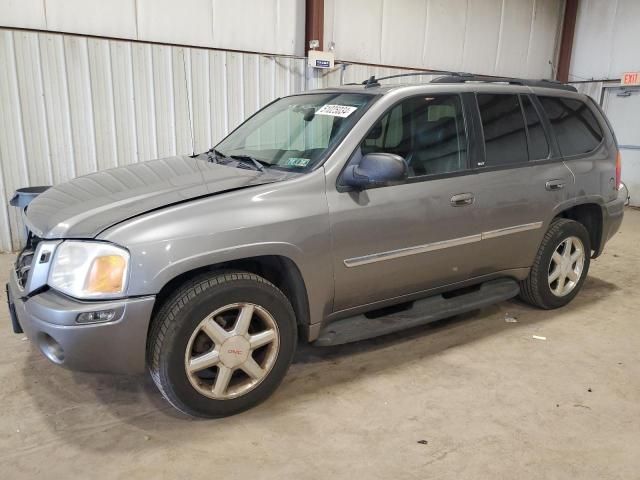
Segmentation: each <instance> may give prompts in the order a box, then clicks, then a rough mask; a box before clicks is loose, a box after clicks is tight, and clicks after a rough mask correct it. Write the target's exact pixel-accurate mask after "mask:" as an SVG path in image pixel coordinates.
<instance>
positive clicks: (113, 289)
mask: <svg viewBox="0 0 640 480" xmlns="http://www.w3.org/2000/svg"><path fill="white" fill-rule="evenodd" d="M128 271H129V252H127V251H126V250H125V249H123V248H120V247H116V246H115V245H111V244H110V243H102V242H83V241H65V242H62V243H61V244H60V245H59V246H58V248H57V249H56V252H55V255H54V258H53V265H52V267H51V270H50V272H49V281H48V283H49V286H50V287H51V288H55V289H56V290H59V291H60V292H62V293H66V294H67V295H70V296H72V297H76V298H111V297H119V296H121V295H122V294H123V293H124V291H125V289H126V288H127V277H128Z"/></svg>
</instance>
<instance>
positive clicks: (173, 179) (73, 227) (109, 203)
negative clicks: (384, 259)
mask: <svg viewBox="0 0 640 480" xmlns="http://www.w3.org/2000/svg"><path fill="white" fill-rule="evenodd" d="M295 175H296V174H295V173H290V172H284V171H282V170H274V169H265V170H264V171H262V172H259V171H256V170H250V169H245V168H235V167H233V166H227V165H219V164H215V163H211V162H207V161H206V159H205V160H203V159H202V158H192V157H189V156H176V157H170V158H164V159H160V160H151V161H148V162H141V163H136V164H132V165H128V166H125V167H119V168H113V169H110V170H104V171H101V172H98V173H93V174H90V175H86V176H84V177H79V178H76V179H74V180H71V181H69V182H67V183H63V184H60V185H57V186H55V187H52V188H50V189H48V190H47V191H45V192H44V193H42V194H40V195H39V196H38V197H36V198H35V199H34V200H33V201H32V202H31V203H30V204H29V206H28V207H27V211H26V222H27V225H28V226H29V228H30V229H31V230H33V232H34V233H35V234H36V235H38V236H40V237H42V238H92V237H95V236H96V235H98V234H99V233H100V232H101V231H103V230H105V229H106V228H109V227H110V226H112V225H115V224H117V223H120V222H122V221H124V220H127V219H128V218H132V217H135V216H137V215H141V214H143V213H146V212H149V211H151V210H156V209H159V208H164V207H167V206H170V205H173V204H176V203H181V202H185V201H188V200H192V199H195V198H200V197H206V196H209V195H214V194H219V193H223V192H228V191H231V190H237V189H240V188H245V187H249V186H252V185H262V184H265V183H272V182H276V181H280V180H285V179H287V178H291V177H292V176H295Z"/></svg>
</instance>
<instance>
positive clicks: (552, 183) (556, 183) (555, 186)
mask: <svg viewBox="0 0 640 480" xmlns="http://www.w3.org/2000/svg"><path fill="white" fill-rule="evenodd" d="M544 188H546V189H547V190H549V191H551V190H560V189H563V188H564V181H563V180H549V181H548V182H547V183H545V184H544Z"/></svg>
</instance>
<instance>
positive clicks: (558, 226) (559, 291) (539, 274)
mask: <svg viewBox="0 0 640 480" xmlns="http://www.w3.org/2000/svg"><path fill="white" fill-rule="evenodd" d="M570 239H573V240H571V243H570V244H569V243H564V246H563V242H567V241H569V240H570ZM575 239H578V240H579V242H577V241H575ZM580 243H581V246H580V245H579V244H580ZM567 245H569V247H570V248H569V250H570V252H569V255H571V251H573V252H574V255H577V249H578V248H579V247H581V248H582V250H583V253H584V255H583V257H584V258H583V259H582V267H581V268H578V265H579V261H576V262H573V263H572V261H571V260H567V263H570V264H571V265H572V266H571V267H567V270H566V271H567V272H568V271H569V270H571V272H573V273H570V274H571V275H572V276H573V278H577V281H573V280H571V279H570V278H569V277H565V287H562V286H561V285H560V284H559V282H560V281H562V280H561V279H559V280H554V281H553V282H551V281H550V279H552V278H553V276H552V274H555V273H556V270H555V268H556V267H558V266H559V264H558V263H556V258H558V256H556V257H554V253H555V252H556V251H557V252H558V255H560V254H562V255H560V257H563V255H564V253H565V251H566V247H567ZM571 245H573V247H571ZM574 248H575V250H573V249H574ZM552 258H553V262H552ZM563 258H564V257H563ZM590 258H591V242H590V240H589V233H588V232H587V230H586V228H585V227H584V226H583V225H582V224H581V223H578V222H576V221H574V220H569V219H566V218H557V219H555V220H553V222H551V225H550V226H549V229H548V230H547V233H546V234H545V236H544V238H543V239H542V243H541V244H540V248H539V249H538V252H537V253H536V256H535V259H534V262H533V266H532V267H531V271H530V272H529V276H528V277H527V279H526V280H524V281H522V282H520V298H521V299H522V300H524V301H525V302H526V303H529V304H531V305H534V306H536V307H539V308H543V309H546V310H550V309H554V308H559V307H563V306H564V305H567V304H568V303H569V302H571V300H573V299H574V297H575V296H576V295H577V294H578V292H579V291H580V289H581V288H582V284H583V283H584V280H585V278H586V277H587V273H588V272H589V263H590ZM578 270H579V272H576V271H578ZM560 271H561V272H562V269H561V268H560ZM562 275H563V273H560V276H562ZM563 289H566V290H567V291H566V293H563Z"/></svg>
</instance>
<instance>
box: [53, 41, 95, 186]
mask: <svg viewBox="0 0 640 480" xmlns="http://www.w3.org/2000/svg"><path fill="white" fill-rule="evenodd" d="M58 36H60V35H58ZM63 43H64V52H63V55H64V59H65V64H66V78H67V84H68V85H69V107H68V109H69V116H70V118H71V141H72V146H73V156H74V164H75V173H76V175H78V176H79V175H86V174H87V173H90V172H95V171H96V170H97V169H98V162H97V160H96V139H95V126H94V123H95V122H94V119H93V102H92V100H91V80H90V75H89V48H88V45H87V39H86V38H83V37H75V36H63Z"/></svg>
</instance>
